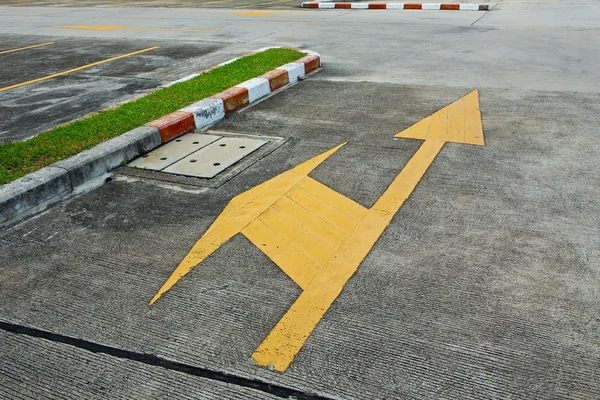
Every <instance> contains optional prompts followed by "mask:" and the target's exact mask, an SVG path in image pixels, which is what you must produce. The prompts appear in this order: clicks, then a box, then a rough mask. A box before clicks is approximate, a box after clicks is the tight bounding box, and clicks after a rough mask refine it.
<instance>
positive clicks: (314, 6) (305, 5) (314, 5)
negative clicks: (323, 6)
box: [302, 3, 319, 8]
mask: <svg viewBox="0 0 600 400" xmlns="http://www.w3.org/2000/svg"><path fill="white" fill-rule="evenodd" d="M302 7H304V8H319V3H304V4H302Z"/></svg>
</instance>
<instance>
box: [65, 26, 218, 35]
mask: <svg viewBox="0 0 600 400" xmlns="http://www.w3.org/2000/svg"><path fill="white" fill-rule="evenodd" d="M54 28H64V29H82V30H88V31H114V30H121V31H166V32H202V33H214V32H217V31H216V30H214V29H179V28H130V27H127V26H120V25H65V26H55V27H54Z"/></svg>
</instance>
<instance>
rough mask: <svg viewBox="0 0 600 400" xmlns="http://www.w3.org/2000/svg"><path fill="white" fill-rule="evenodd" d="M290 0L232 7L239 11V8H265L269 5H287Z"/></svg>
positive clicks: (276, 0)
mask: <svg viewBox="0 0 600 400" xmlns="http://www.w3.org/2000/svg"><path fill="white" fill-rule="evenodd" d="M291 1H292V0H275V1H267V2H263V3H253V4H246V5H243V6H237V7H233V8H235V9H240V8H250V7H254V6H266V5H269V4H278V3H289V2H291Z"/></svg>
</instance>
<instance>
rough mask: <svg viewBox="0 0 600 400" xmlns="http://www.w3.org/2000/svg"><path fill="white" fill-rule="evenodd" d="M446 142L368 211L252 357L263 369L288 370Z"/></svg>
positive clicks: (432, 145)
mask: <svg viewBox="0 0 600 400" xmlns="http://www.w3.org/2000/svg"><path fill="white" fill-rule="evenodd" d="M443 145H444V142H435V141H432V140H426V141H425V142H424V143H423V144H422V145H421V147H420V148H419V150H417V152H416V153H415V154H414V155H413V157H412V158H411V159H410V160H409V162H408V163H407V165H406V166H405V167H404V168H403V169H402V171H401V172H400V174H399V175H398V176H397V177H396V179H395V180H394V182H392V184H391V185H390V186H389V187H388V189H387V190H386V191H385V193H384V194H383V195H382V196H381V197H380V199H379V200H378V201H377V202H376V203H375V205H374V206H373V208H371V209H370V210H368V212H367V213H366V215H365V216H364V217H363V219H362V220H361V221H360V223H359V224H358V225H357V226H356V228H355V229H354V230H353V231H352V233H351V234H350V235H349V236H348V237H347V238H346V240H345V241H344V242H343V243H342V245H341V246H340V248H339V249H338V251H336V252H335V256H334V257H332V258H330V260H329V262H328V263H327V264H326V265H325V266H324V267H323V268H322V269H321V272H320V273H319V274H317V275H316V276H315V278H314V279H313V280H312V281H311V282H310V284H309V285H308V286H307V287H306V289H304V291H303V292H302V294H301V295H300V297H298V299H297V300H296V302H294V304H293V305H292V306H291V307H290V309H289V310H288V312H287V313H286V314H285V315H284V316H283V318H281V320H280V321H279V322H278V323H277V325H276V326H275V327H274V328H273V330H272V331H271V332H270V333H269V335H268V336H267V338H266V339H265V340H264V341H263V342H262V343H261V344H260V346H258V348H257V349H256V351H255V352H254V354H253V355H252V358H254V360H255V361H256V362H257V363H258V364H259V365H263V366H267V365H271V366H273V368H274V369H276V370H277V371H285V370H286V369H287V367H288V366H289V365H290V363H291V362H292V361H293V359H294V357H295V356H296V354H297V353H298V352H299V351H300V349H301V348H302V346H303V345H304V342H305V341H306V339H307V338H308V337H309V336H310V334H311V333H312V331H313V330H314V328H315V327H316V325H317V323H318V322H319V321H320V320H321V318H322V317H323V315H324V314H325V312H326V311H327V310H328V309H329V307H330V306H331V304H332V303H333V301H334V300H335V299H336V298H337V297H338V295H339V294H340V293H341V291H342V289H343V287H344V285H345V284H346V282H347V281H348V279H350V277H351V276H352V275H353V274H354V272H356V270H357V269H358V266H359V265H360V263H361V262H362V260H363V259H364V258H365V257H366V256H367V254H368V253H369V251H371V248H372V247H373V246H374V245H375V242H376V241H377V239H379V236H381V234H382V233H383V231H384V230H385V228H386V227H387V226H388V225H389V223H390V222H391V220H392V218H393V217H394V215H395V214H396V212H397V211H398V210H399V209H400V207H401V206H402V204H403V203H404V201H405V200H406V199H407V198H408V196H409V195H410V193H411V192H412V191H413V189H414V188H415V187H416V185H417V183H419V180H420V179H421V177H422V176H423V174H424V173H425V171H426V170H427V168H429V166H430V165H431V163H432V162H433V159H434V158H435V156H436V155H437V154H438V153H439V151H440V150H441V148H442V146H443Z"/></svg>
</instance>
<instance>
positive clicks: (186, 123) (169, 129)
mask: <svg viewBox="0 0 600 400" xmlns="http://www.w3.org/2000/svg"><path fill="white" fill-rule="evenodd" d="M146 125H147V126H152V127H154V128H158V131H159V132H160V138H161V140H162V142H163V143H166V142H168V141H169V140H171V139H173V138H174V137H177V136H179V135H181V134H184V133H186V132H189V131H191V130H193V129H196V123H195V122H194V115H193V114H192V113H189V112H185V111H175V112H172V113H171V114H168V115H165V116H164V117H161V118H159V119H155V120H154V121H152V122H148V123H147V124H146Z"/></svg>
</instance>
